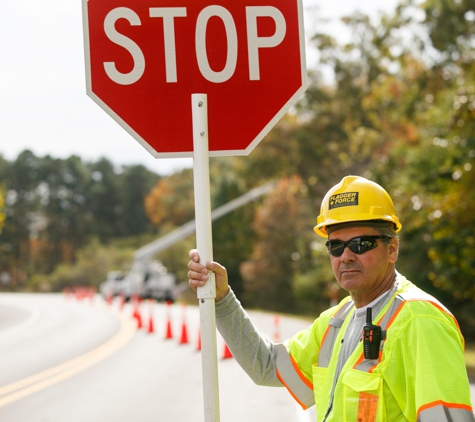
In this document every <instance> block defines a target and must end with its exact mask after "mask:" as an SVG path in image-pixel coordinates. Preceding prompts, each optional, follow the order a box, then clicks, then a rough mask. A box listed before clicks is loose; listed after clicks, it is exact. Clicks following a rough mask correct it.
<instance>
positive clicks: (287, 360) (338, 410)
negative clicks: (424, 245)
mask: <svg viewBox="0 0 475 422" xmlns="http://www.w3.org/2000/svg"><path fill="white" fill-rule="evenodd" d="M397 282H398V283H399V288H398V290H397V291H396V292H395V294H394V295H393V296H392V298H391V299H390V300H389V301H388V302H387V303H386V305H385V306H384V307H383V309H382V310H381V312H380V313H379V314H378V315H377V316H376V318H375V320H376V321H377V325H379V326H381V329H382V333H383V335H382V340H381V343H380V353H379V356H378V358H377V359H371V360H369V359H364V355H363V345H362V342H360V344H359V345H358V346H357V347H356V349H355V350H354V351H353V353H352V354H351V356H350V357H349V359H348V361H347V362H346V364H345V365H344V366H343V368H342V370H341V372H340V375H339V377H338V380H337V381H336V384H335V387H334V389H333V383H334V375H335V371H336V368H337V363H338V356H339V353H340V350H341V343H342V339H343V338H344V335H345V332H346V329H347V327H348V324H349V322H350V320H351V317H352V315H353V312H354V306H353V301H352V300H351V299H350V298H349V297H348V298H346V299H344V300H343V301H341V302H340V304H339V305H337V306H336V307H334V308H332V309H330V310H328V311H326V312H324V313H322V314H321V315H320V317H319V318H317V320H316V321H315V322H314V323H313V325H312V326H310V327H309V328H308V329H306V330H304V331H302V332H300V333H298V334H297V335H296V336H294V337H293V338H291V339H290V340H288V341H287V342H285V343H284V344H280V345H277V346H276V363H277V375H278V377H279V379H280V380H281V381H282V383H283V384H284V385H285V386H286V387H287V389H288V390H289V392H290V393H291V394H292V396H293V397H294V398H295V399H296V400H297V401H298V402H299V403H300V404H301V406H302V407H303V408H307V407H310V406H313V405H314V404H315V403H316V412H317V421H318V422H323V421H325V422H331V421H332V422H342V421H344V422H347V421H348V422H383V421H388V422H405V421H410V422H429V421H430V422H432V421H437V422H444V421H457V422H458V421H460V422H472V421H475V418H474V415H473V410H472V405H471V400H470V389H469V384H468V378H467V372H466V368H465V363H464V356H463V348H464V340H463V337H462V334H461V332H460V329H459V327H458V324H457V321H456V320H455V318H454V316H453V315H452V314H451V313H450V312H449V311H448V310H447V309H446V308H445V307H444V306H443V305H441V304H440V303H439V302H438V301H437V300H436V299H435V298H433V297H432V296H430V295H428V294H426V293H425V292H423V291H422V290H420V289H419V288H417V287H416V286H415V285H414V284H412V283H411V282H410V281H408V280H407V279H406V278H405V277H403V276H401V275H400V274H398V275H397ZM332 392H333V401H332ZM330 403H332V405H331V406H330Z"/></svg>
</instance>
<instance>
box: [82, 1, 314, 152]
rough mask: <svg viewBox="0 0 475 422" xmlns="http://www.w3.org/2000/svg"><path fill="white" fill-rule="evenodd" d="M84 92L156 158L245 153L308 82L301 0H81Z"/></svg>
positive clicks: (288, 106) (262, 135) (294, 100)
mask: <svg viewBox="0 0 475 422" xmlns="http://www.w3.org/2000/svg"><path fill="white" fill-rule="evenodd" d="M83 20H84V42H85V55H86V77H87V93H88V95H89V96H90V97H91V98H92V99H93V100H94V101H95V102H96V103H97V104H98V105H99V106H100V107H101V108H103V109H104V110H105V111H106V112H107V113H108V114H109V115H110V116H111V117H112V118H113V119H114V120H116V121H117V122H118V123H119V124H120V125H121V126H122V127H123V128H124V129H125V130H127V131H128V132H129V133H130V134H131V135H132V136H133V137H134V138H135V139H136V140H137V141H139V142H140V143H141V144H142V145H143V146H144V147H145V148H146V149H147V150H148V151H149V152H150V153H151V154H152V155H154V156H155V157H192V156H193V133H192V110H191V95H192V94H197V93H200V94H207V96H208V120H209V121H208V130H209V151H210V156H213V155H214V156H216V155H247V154H249V153H250V152H251V151H252V149H253V148H254V147H255V146H256V145H257V144H258V143H259V141H260V140H261V139H262V138H263V137H264V136H265V135H266V134H267V132H268V131H269V130H270V129H271V128H272V126H274V124H275V123H276V122H277V121H278V120H279V119H280V118H281V117H282V115H283V114H284V113H285V112H286V111H287V110H288V109H289V108H290V107H291V106H292V105H293V104H295V102H296V101H297V100H298V98H299V97H300V96H301V94H302V93H303V92H304V90H305V88H306V68H305V49H304V44H305V40H304V29H303V16H302V4H301V1H300V0H219V1H218V2H216V3H212V4H210V3H209V2H207V1H206V0H181V1H180V0H121V1H118V0H83Z"/></svg>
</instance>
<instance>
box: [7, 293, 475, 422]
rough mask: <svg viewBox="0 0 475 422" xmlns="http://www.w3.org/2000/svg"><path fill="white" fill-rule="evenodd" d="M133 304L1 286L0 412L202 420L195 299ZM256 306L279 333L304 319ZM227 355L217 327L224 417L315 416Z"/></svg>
mask: <svg viewBox="0 0 475 422" xmlns="http://www.w3.org/2000/svg"><path fill="white" fill-rule="evenodd" d="M133 311H134V310H133V307H132V305H130V304H127V305H125V307H123V308H122V307H121V306H120V303H119V301H118V300H116V301H115V302H114V303H112V304H111V305H108V304H106V303H104V301H103V300H102V299H100V298H99V297H95V298H94V300H90V299H82V300H78V299H76V298H73V297H65V296H63V295H59V294H44V295H38V294H36V295H35V294H0V357H1V358H0V421H5V422H84V421H88V422H109V421H114V422H129V421H134V422H135V421H164V422H168V421H170V422H182V421H183V422H185V421H186V422H189V421H193V422H194V421H202V420H204V411H203V396H202V373H201V352H200V351H199V350H198V345H199V343H198V333H199V312H198V309H197V308H196V307H194V306H189V307H186V306H182V305H178V304H176V305H172V306H165V305H163V304H149V303H143V304H142V305H141V306H140V317H141V320H142V325H143V327H142V328H140V329H138V328H137V319H135V318H133V317H132V315H133ZM251 316H252V319H253V321H254V322H255V323H256V325H257V326H258V327H259V329H260V330H261V331H262V332H263V333H264V334H266V335H268V336H270V337H271V338H276V339H285V338H287V337H289V336H291V335H292V334H294V333H296V332H297V331H299V330H301V329H303V328H305V327H306V326H307V325H308V322H307V321H303V320H300V319H293V318H283V317H280V318H278V319H276V318H275V316H274V315H272V314H263V313H251ZM150 321H152V322H153V332H148V331H149V328H150V326H149V324H150ZM168 323H170V328H171V331H172V333H171V334H172V336H171V337H172V338H169V339H167V338H166V337H167V327H168ZM183 327H185V328H186V338H184V337H183V336H182V333H183ZM224 356H225V345H224V342H223V341H222V339H221V338H220V337H219V335H218V358H219V360H218V372H219V401H220V416H221V421H223V422H238V421H239V422H241V421H247V422H254V421H256V422H257V421H259V422H260V421H269V420H272V421H273V422H280V421H282V422H311V421H314V420H315V418H314V409H310V410H309V411H306V412H304V411H302V410H300V409H299V408H298V406H297V405H296V404H295V402H294V400H293V399H292V398H291V396H290V395H289V394H288V392H287V391H286V389H284V388H266V387H259V386H256V385H254V383H253V382H252V381H251V380H250V379H249V378H248V377H247V375H246V374H245V373H244V372H243V370H242V369H241V368H240V367H239V366H238V365H237V363H236V362H235V360H234V359H232V358H229V359H224ZM471 387H472V397H473V400H474V402H475V386H473V385H472V386H471Z"/></svg>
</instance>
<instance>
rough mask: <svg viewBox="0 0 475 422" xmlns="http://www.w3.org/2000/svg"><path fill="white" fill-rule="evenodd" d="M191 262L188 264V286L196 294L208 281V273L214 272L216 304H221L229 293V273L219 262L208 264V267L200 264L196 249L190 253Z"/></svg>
mask: <svg viewBox="0 0 475 422" xmlns="http://www.w3.org/2000/svg"><path fill="white" fill-rule="evenodd" d="M189 255H190V258H191V261H190V262H188V269H189V270H190V271H188V278H189V280H188V284H189V285H190V287H191V288H192V289H193V290H194V291H195V292H196V289H197V288H198V287H201V286H204V284H205V282H207V281H208V278H209V277H208V272H209V271H213V272H214V274H215V278H216V302H219V301H220V300H221V299H222V298H223V297H224V296H226V295H227V294H228V292H229V285H228V273H227V271H226V268H224V267H223V266H222V265H221V264H218V263H217V262H207V263H206V266H204V265H201V264H200V256H199V254H198V251H197V250H196V249H192V250H191V251H190V252H189Z"/></svg>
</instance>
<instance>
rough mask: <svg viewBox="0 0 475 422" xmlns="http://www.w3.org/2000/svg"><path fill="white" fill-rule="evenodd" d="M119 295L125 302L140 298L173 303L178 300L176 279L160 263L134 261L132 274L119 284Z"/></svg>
mask: <svg viewBox="0 0 475 422" xmlns="http://www.w3.org/2000/svg"><path fill="white" fill-rule="evenodd" d="M118 293H119V294H120V295H123V296H124V298H125V300H129V299H130V298H131V297H133V296H138V297H141V298H143V299H155V300H159V301H168V300H170V301H172V302H173V301H174V300H175V298H176V277H175V275H174V274H171V273H169V272H168V271H167V268H166V267H165V266H164V265H163V264H162V263H161V262H159V261H150V262H145V263H143V262H141V261H134V263H133V265H132V268H131V270H130V272H129V273H128V274H127V276H125V277H124V278H123V279H122V280H121V281H120V282H119V288H118Z"/></svg>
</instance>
